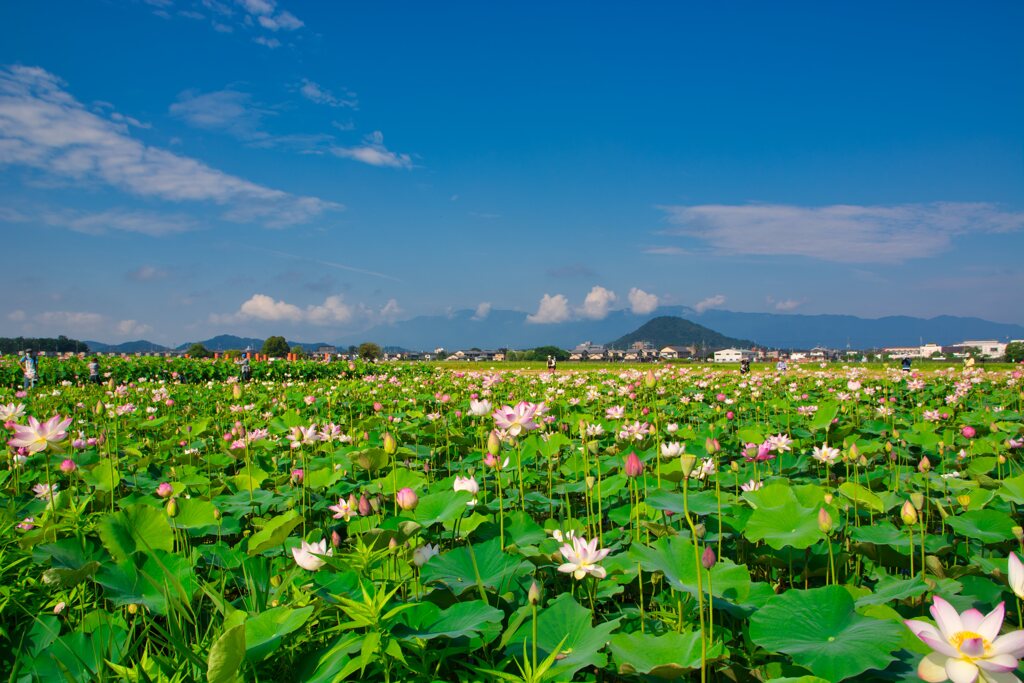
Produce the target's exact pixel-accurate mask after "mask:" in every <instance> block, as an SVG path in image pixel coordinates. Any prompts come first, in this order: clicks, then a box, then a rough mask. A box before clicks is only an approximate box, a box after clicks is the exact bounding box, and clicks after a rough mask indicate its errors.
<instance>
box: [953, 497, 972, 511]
mask: <svg viewBox="0 0 1024 683" xmlns="http://www.w3.org/2000/svg"><path fill="white" fill-rule="evenodd" d="M956 502H958V503H960V507H962V508H963V509H964V510H966V509H967V508H968V507H970V505H971V497H970V496H969V495H967V494H966V493H961V494H960V495H959V496H957V497H956Z"/></svg>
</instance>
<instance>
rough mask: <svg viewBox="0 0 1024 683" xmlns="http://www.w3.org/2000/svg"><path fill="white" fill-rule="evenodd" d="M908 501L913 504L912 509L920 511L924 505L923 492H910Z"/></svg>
mask: <svg viewBox="0 0 1024 683" xmlns="http://www.w3.org/2000/svg"><path fill="white" fill-rule="evenodd" d="M910 502H911V503H913V504H914V509H915V510H918V511H920V510H921V508H922V507H924V494H923V493H917V492H915V493H911V494H910Z"/></svg>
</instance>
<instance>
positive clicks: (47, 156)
mask: <svg viewBox="0 0 1024 683" xmlns="http://www.w3.org/2000/svg"><path fill="white" fill-rule="evenodd" d="M0 165H18V166H26V167H30V168H34V169H37V170H39V171H42V172H44V173H46V174H49V175H51V176H54V177H61V178H70V179H73V180H76V181H92V182H100V183H104V184H106V185H109V186H111V187H114V188H117V189H119V190H122V191H125V192H128V193H130V194H133V195H137V196H141V197H150V198H157V199H164V200H169V201H175V202H183V201H185V202H189V201H197V202H209V203H212V204H216V205H220V206H223V207H225V209H226V210H225V213H224V217H225V218H227V219H228V220H235V221H253V222H260V223H262V224H264V225H266V226H268V227H284V226H287V225H292V224H295V223H302V222H306V221H308V220H311V219H313V218H315V217H317V216H319V215H321V214H323V213H324V212H326V211H329V210H332V209H340V208H341V206H340V205H338V204H335V203H333V202H329V201H324V200H322V199H319V198H316V197H301V196H296V195H293V194H289V193H287V192H283V191H281V190H275V189H271V188H269V187H264V186H262V185H258V184H256V183H253V182H250V181H247V180H244V179H242V178H239V177H237V176H233V175H230V174H227V173H224V172H222V171H218V170H217V169H214V168H211V167H209V166H207V165H206V164H204V163H203V162H201V161H198V160H196V159H192V158H189V157H186V156H182V155H178V154H174V153H173V152H169V151H167V150H164V149H160V148H157V147H150V146H148V145H145V144H143V143H142V142H141V141H139V140H137V139H135V138H134V137H132V135H131V133H130V131H129V127H128V126H127V125H125V124H122V123H118V122H115V121H112V120H110V119H109V118H105V117H103V116H100V115H98V114H95V113H93V112H90V111H88V110H87V109H86V108H85V107H83V106H82V105H81V104H80V103H79V102H78V101H77V100H76V99H75V98H74V97H73V96H72V95H71V94H70V93H68V92H67V90H66V89H65V87H64V83H63V82H62V81H61V80H60V79H59V78H57V77H56V76H54V75H52V74H50V73H49V72H47V71H44V70H43V69H40V68H36V67H25V66H12V67H7V68H3V69H0Z"/></svg>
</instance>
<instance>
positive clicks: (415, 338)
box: [86, 306, 1024, 353]
mask: <svg viewBox="0 0 1024 683" xmlns="http://www.w3.org/2000/svg"><path fill="white" fill-rule="evenodd" d="M527 316H528V314H527V313H524V312H522V311H510V310H500V309H498V310H492V311H491V312H490V313H489V315H487V316H486V317H483V318H479V317H477V316H476V314H475V312H474V311H472V310H460V311H454V312H452V313H450V314H448V315H432V316H418V317H415V318H410V319H408V320H402V321H398V322H395V323H392V324H385V325H378V326H376V327H373V328H370V329H368V330H366V331H364V332H360V333H358V334H354V335H350V336H349V338H348V339H342V340H339V341H337V342H335V343H334V344H333V345H334V346H337V347H338V348H339V349H346V348H348V346H350V345H358V344H360V343H361V342H363V341H373V342H375V343H377V344H380V345H381V346H382V347H401V348H406V349H416V350H432V349H434V348H437V347H443V348H446V349H460V348H470V347H477V348H494V349H496V348H513V349H525V348H535V347H537V346H544V345H548V344H551V345H555V346H560V347H562V348H573V347H574V346H576V345H578V344H580V343H582V342H585V341H591V342H594V343H598V344H602V343H603V344H607V343H610V342H612V341H617V340H618V339H619V338H621V337H623V336H624V335H627V334H629V333H630V332H632V331H634V330H636V329H637V328H639V327H641V326H642V325H644V324H645V323H648V322H650V321H651V320H653V319H655V318H658V317H664V316H674V317H677V318H683V319H685V320H688V321H690V322H693V323H696V324H697V325H698V326H701V327H703V328H705V329H709V330H710V331H712V332H716V333H719V334H722V335H725V336H726V337H732V338H735V339H738V340H745V339H746V340H752V342H753V343H756V344H757V345H759V346H764V347H768V348H781V349H801V348H803V349H806V348H812V347H815V346H825V347H830V348H840V349H841V348H846V347H850V348H854V349H868V348H878V347H882V346H914V345H918V344H921V343H922V342H934V343H936V344H942V345H949V344H955V343H957V342H960V341H965V340H968V339H997V340H1001V341H1006V340H1009V339H1024V326H1022V325H1014V324H1010V323H998V322H992V321H989V320H982V319H981V318H969V317H957V316H948V315H944V316H938V317H935V318H915V317H911V316H888V317H884V318H859V317H857V316H852V315H799V314H793V313H743V312H738V311H728V310H724V309H710V310H705V311H703V312H701V313H698V312H697V311H695V310H693V309H691V308H688V307H686V306H662V307H660V308H658V309H657V310H656V311H652V312H650V313H648V314H645V315H637V314H634V313H631V312H630V311H628V310H618V311H612V312H610V313H609V314H608V316H607V317H605V318H603V319H601V320H590V319H581V320H571V321H567V322H562V323H556V324H540V323H531V322H530V321H529V320H528V319H527ZM86 343H88V344H89V348H90V349H92V350H94V351H100V352H106V351H111V352H119V353H134V352H137V351H161V350H166V347H163V346H161V345H159V344H154V343H152V342H148V341H145V340H140V341H134V342H126V343H125V344H113V345H110V344H103V343H100V342H94V341H89V342H86ZM201 343H202V344H204V345H205V346H206V347H207V348H208V349H211V350H225V349H229V348H235V349H237V348H242V349H244V348H246V347H247V346H251V347H252V348H254V349H258V348H260V347H261V346H262V345H263V340H262V339H255V338H247V337H234V336H231V335H220V336H218V337H213V338H212V339H208V340H205V341H202V342H201ZM675 343H680V342H675ZM189 344H191V342H189V343H186V344H182V345H181V346H179V347H177V348H178V349H185V348H188V346H189ZM289 344H290V345H294V344H298V345H300V346H302V347H303V348H306V349H307V350H315V349H316V347H317V346H320V344H319V343H300V342H289Z"/></svg>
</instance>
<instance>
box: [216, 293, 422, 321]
mask: <svg viewBox="0 0 1024 683" xmlns="http://www.w3.org/2000/svg"><path fill="white" fill-rule="evenodd" d="M401 314H402V309H401V307H400V306H399V305H398V301H397V300H395V299H388V301H387V302H386V303H385V304H384V306H383V307H381V309H380V310H379V311H375V310H373V309H370V308H368V307H366V306H364V305H362V304H359V305H355V306H354V305H351V304H349V303H347V302H346V301H345V300H344V298H343V297H342V296H341V295H340V294H332V295H331V296H328V297H326V298H325V299H324V302H323V303H322V304H312V305H309V306H306V307H305V308H302V307H300V306H297V305H295V304H290V303H288V302H287V301H284V300H277V299H274V298H273V297H270V296H267V295H266V294H253V295H252V296H251V297H249V298H248V299H247V300H246V301H244V302H243V303H242V305H241V306H240V307H239V309H238V311H236V312H235V313H230V314H227V315H217V314H214V315H211V316H210V322H213V323H218V324H234V323H242V322H251V321H264V322H288V323H297V324H298V323H308V324H311V325H318V326H329V325H345V324H348V323H352V322H356V321H362V322H369V323H374V322H382V321H383V322H394V320H395V319H397V318H398V316H400V315H401Z"/></svg>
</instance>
